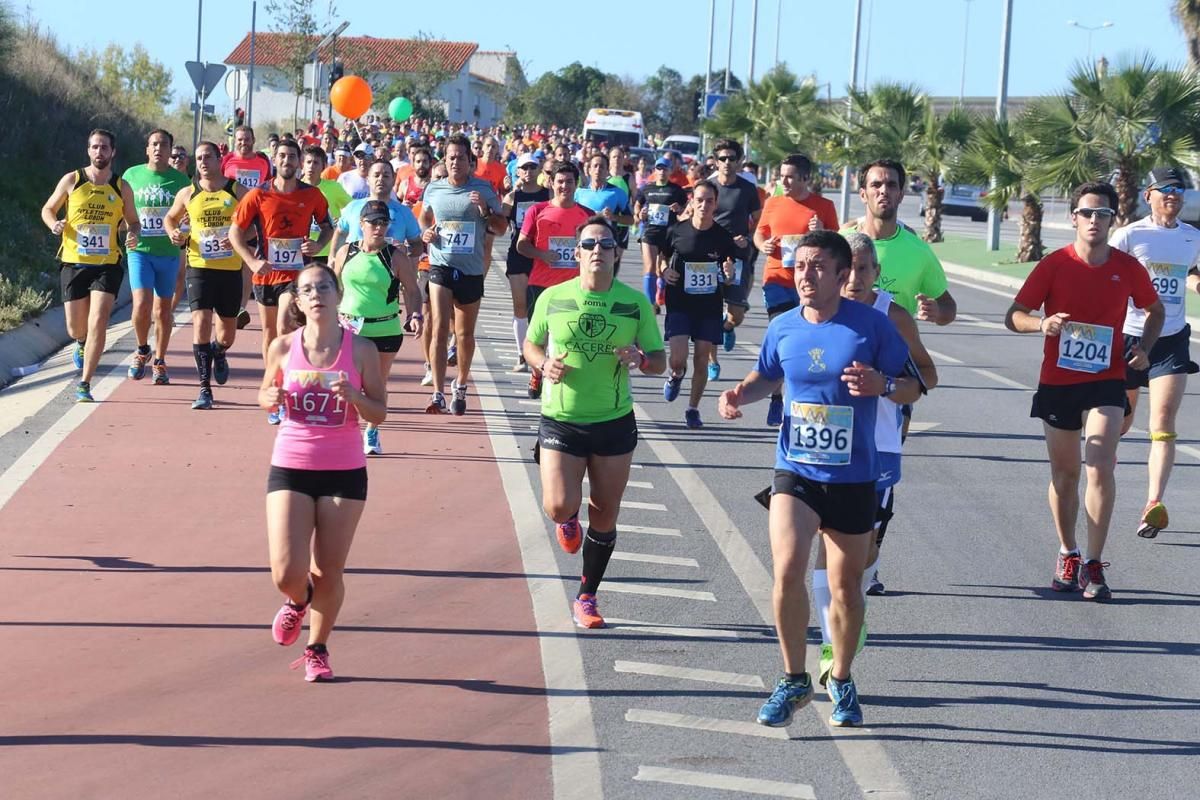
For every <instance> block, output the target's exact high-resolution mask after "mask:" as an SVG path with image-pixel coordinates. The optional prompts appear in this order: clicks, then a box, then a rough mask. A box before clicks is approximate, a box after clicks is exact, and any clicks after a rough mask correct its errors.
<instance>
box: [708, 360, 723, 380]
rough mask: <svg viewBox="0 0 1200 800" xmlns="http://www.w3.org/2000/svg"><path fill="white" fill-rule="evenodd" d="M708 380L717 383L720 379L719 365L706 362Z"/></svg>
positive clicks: (713, 362)
mask: <svg viewBox="0 0 1200 800" xmlns="http://www.w3.org/2000/svg"><path fill="white" fill-rule="evenodd" d="M708 379H709V380H710V381H719V380H720V379H721V365H720V364H718V363H717V362H715V361H710V362H708Z"/></svg>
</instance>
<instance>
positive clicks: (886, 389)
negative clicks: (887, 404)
mask: <svg viewBox="0 0 1200 800" xmlns="http://www.w3.org/2000/svg"><path fill="white" fill-rule="evenodd" d="M894 391H896V379H895V378H887V377H885V378H884V379H883V393H882V394H881V395H880V397H887V396H888V395H890V394H891V393H892V392H894Z"/></svg>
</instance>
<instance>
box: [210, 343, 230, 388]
mask: <svg viewBox="0 0 1200 800" xmlns="http://www.w3.org/2000/svg"><path fill="white" fill-rule="evenodd" d="M209 347H211V348H212V356H213V380H214V381H216V382H217V385H218V386H224V385H225V382H226V381H228V380H229V359H228V358H227V357H226V355H225V350H224V349H223V348H222V347H221V345H219V344H217V343H216V342H213V343H212V344H210V345H209Z"/></svg>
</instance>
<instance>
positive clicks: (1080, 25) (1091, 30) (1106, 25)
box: [1067, 19, 1113, 64]
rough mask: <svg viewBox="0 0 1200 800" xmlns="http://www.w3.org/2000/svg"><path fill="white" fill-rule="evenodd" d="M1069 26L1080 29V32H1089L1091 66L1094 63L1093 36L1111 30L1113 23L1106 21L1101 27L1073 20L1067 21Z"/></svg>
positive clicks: (1088, 53) (1088, 44)
mask: <svg viewBox="0 0 1200 800" xmlns="http://www.w3.org/2000/svg"><path fill="white" fill-rule="evenodd" d="M1067 25H1069V26H1071V27H1072V28H1079V30H1081V31H1086V32H1087V60H1088V63H1089V64H1090V63H1092V34H1093V33H1095V32H1096V31H1099V30H1103V29H1105V28H1111V27H1112V26H1113V24H1112V22H1110V21H1109V20H1104V22H1101V23H1100V24H1099V25H1084V24H1083V23H1081V22H1079V21H1077V20H1073V19H1069V20H1067Z"/></svg>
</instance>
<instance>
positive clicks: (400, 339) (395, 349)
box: [364, 334, 404, 380]
mask: <svg viewBox="0 0 1200 800" xmlns="http://www.w3.org/2000/svg"><path fill="white" fill-rule="evenodd" d="M364 338H366V339H367V341H369V342H370V343H371V344H373V345H375V349H376V350H378V351H379V352H381V353H399V352H400V345H402V344H403V343H404V334H400V335H399V336H367V337H364ZM383 377H384V379H385V380H386V379H387V376H386V375H384V376H383Z"/></svg>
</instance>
